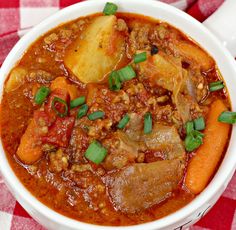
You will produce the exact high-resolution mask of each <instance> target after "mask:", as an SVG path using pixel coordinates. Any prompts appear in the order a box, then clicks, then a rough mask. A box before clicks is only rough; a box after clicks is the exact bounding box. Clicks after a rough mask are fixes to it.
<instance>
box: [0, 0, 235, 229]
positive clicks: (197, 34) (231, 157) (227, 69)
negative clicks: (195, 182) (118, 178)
mask: <svg viewBox="0 0 236 230" xmlns="http://www.w3.org/2000/svg"><path fill="white" fill-rule="evenodd" d="M112 2H114V3H116V4H117V5H118V6H119V11H121V12H131V13H138V14H143V15H147V16H151V17H153V18H157V19H160V20H163V21H166V22H168V23H170V24H171V25H173V26H175V27H177V28H179V29H180V30H181V31H183V32H184V33H186V34H188V35H189V36H190V37H192V38H193V39H194V40H195V41H197V42H198V43H199V44H200V45H201V46H202V47H203V48H204V49H205V50H207V51H208V52H209V54H210V55H211V56H212V57H213V58H214V59H215V61H216V63H217V65H218V67H219V69H220V71H221V73H222V75H223V77H224V79H225V82H226V85H227V87H228V91H229V94H230V96H231V102H232V109H233V110H236V93H235V87H236V65H235V62H234V59H233V58H232V56H231V55H230V53H229V52H228V51H227V50H226V49H225V48H224V47H223V46H222V44H221V43H220V41H219V40H218V39H217V38H216V37H215V36H214V35H213V34H212V33H211V32H210V31H209V30H208V29H206V28H205V27H204V26H203V25H202V24H201V23H199V22H198V21H196V20H195V19H193V18H192V17H191V16H189V15H187V14H186V13H184V12H182V11H180V10H178V9H176V8H174V7H171V6H169V5H167V4H163V3H160V2H156V1H155V2H154V1H146V0H145V1H137V0H112ZM105 3H106V0H99V1H88V2H82V3H78V4H75V5H72V6H70V7H67V8H65V9H63V10H61V11H59V12H58V13H56V14H54V15H53V16H51V17H49V18H48V19H46V20H45V21H43V22H42V23H40V24H39V25H37V26H36V27H35V28H33V29H32V30H31V31H30V32H29V33H27V34H26V35H25V36H24V37H23V38H22V39H21V40H20V41H19V42H18V43H17V44H16V45H15V47H14V48H13V49H12V50H11V52H10V53H9V55H8V56H7V58H6V60H5V62H4V63H3V65H2V68H1V70H0V90H1V91H0V93H1V95H2V92H3V84H4V80H5V79H6V77H7V75H8V74H9V72H10V70H11V69H12V68H13V67H14V65H15V64H16V63H17V61H18V60H19V59H20V58H21V57H22V55H23V54H24V52H25V50H26V49H27V48H28V47H29V45H30V44H32V43H33V42H34V41H35V40H36V39H37V38H38V37H39V36H41V35H42V34H44V33H46V32H47V31H48V30H50V29H52V28H54V27H56V26H57V25H59V24H60V23H64V22H68V21H70V20H73V19H76V18H78V17H81V16H86V15H89V14H92V13H95V12H101V11H102V9H103V7H104V5H105ZM233 140H236V127H235V126H234V127H233V130H232V136H231V141H230V143H229V147H228V150H227V152H226V155H225V157H224V160H223V162H222V164H221V165H220V167H219V169H218V171H217V173H216V174H215V176H214V178H213V179H212V181H211V182H210V183H209V185H208V186H207V188H206V189H205V190H204V191H203V192H202V193H201V194H200V195H198V196H197V197H196V198H195V199H194V200H193V201H192V202H191V203H189V204H188V205H186V206H185V207H183V208H182V209H180V210H178V211H176V212H175V213H173V214H171V215H168V216H166V217H164V218H161V219H159V220H156V221H152V222H149V223H145V224H140V225H134V226H128V227H123V226H122V227H104V226H98V225H92V224H86V223H83V222H79V221H76V220H73V219H70V218H68V217H65V216H63V215H60V214H59V213H57V212H55V211H53V210H52V209H50V208H48V207H47V206H45V205H44V204H42V203H41V202H39V201H38V200H37V199H36V198H35V197H34V196H33V195H32V194H31V193H30V192H28V190H27V189H26V188H25V187H24V186H23V185H22V184H21V182H20V181H19V179H18V178H17V177H16V175H15V174H14V172H13V170H12V169H11V167H10V165H9V163H8V160H7V158H6V155H5V153H4V150H3V147H2V144H1V145H0V169H1V173H2V175H3V177H4V179H5V182H6V184H7V185H8V187H9V189H10V190H11V192H12V194H13V195H14V196H15V197H16V199H17V200H18V202H19V203H20V204H21V205H22V206H23V207H24V208H25V209H26V210H27V212H29V214H30V215H31V216H32V217H33V218H34V219H35V220H37V221H38V222H39V223H40V224H42V225H43V226H45V227H46V228H48V229H57V230H60V229H70V230H72V229H73V230H75V229H77V230H78V229H80V230H88V229H93V230H114V229H126V230H141V229H142V230H143V229H182V228H181V226H184V228H185V227H188V226H189V225H192V224H194V223H195V222H196V221H198V220H199V219H200V218H201V217H202V216H203V215H204V214H205V213H206V212H207V211H208V210H209V209H210V208H211V207H212V206H213V205H214V204H215V202H216V201H217V199H218V198H219V197H220V195H221V194H222V193H223V191H224V190H225V188H226V186H227V184H228V182H229V180H230V178H231V177H232V175H233V173H234V171H235V166H236V157H235V152H236V142H233ZM212 141H213V142H214V140H212ZM213 144H214V143H213Z"/></svg>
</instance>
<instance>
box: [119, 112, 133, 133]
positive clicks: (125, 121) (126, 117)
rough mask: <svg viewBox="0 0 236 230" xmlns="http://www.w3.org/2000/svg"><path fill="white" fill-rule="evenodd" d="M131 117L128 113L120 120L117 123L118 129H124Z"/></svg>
mask: <svg viewBox="0 0 236 230" xmlns="http://www.w3.org/2000/svg"><path fill="white" fill-rule="evenodd" d="M129 120H130V117H129V115H128V114H126V115H125V116H124V117H123V118H122V119H121V120H120V122H119V124H118V125H117V128H118V129H123V128H124V127H125V126H126V125H127V124H128V122H129Z"/></svg>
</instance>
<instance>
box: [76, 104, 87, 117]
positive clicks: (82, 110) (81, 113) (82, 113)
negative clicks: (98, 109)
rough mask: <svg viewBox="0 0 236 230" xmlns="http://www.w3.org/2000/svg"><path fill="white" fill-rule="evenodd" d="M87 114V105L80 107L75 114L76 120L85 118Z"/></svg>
mask: <svg viewBox="0 0 236 230" xmlns="http://www.w3.org/2000/svg"><path fill="white" fill-rule="evenodd" d="M87 112H88V105H86V104H84V105H82V106H81V107H80V108H79V110H78V113H77V118H81V117H83V116H85V115H86V114H87Z"/></svg>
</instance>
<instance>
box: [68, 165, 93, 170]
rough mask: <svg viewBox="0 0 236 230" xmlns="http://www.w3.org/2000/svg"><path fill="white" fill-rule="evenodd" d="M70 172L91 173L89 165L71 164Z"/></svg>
mask: <svg viewBox="0 0 236 230" xmlns="http://www.w3.org/2000/svg"><path fill="white" fill-rule="evenodd" d="M71 170H72V171H73V172H84V171H93V169H92V167H91V165H90V164H81V165H79V164H73V165H72V166H71Z"/></svg>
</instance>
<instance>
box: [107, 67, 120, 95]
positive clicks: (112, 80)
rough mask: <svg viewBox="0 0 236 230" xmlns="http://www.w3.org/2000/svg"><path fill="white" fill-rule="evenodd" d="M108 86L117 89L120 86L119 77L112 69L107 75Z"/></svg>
mask: <svg viewBox="0 0 236 230" xmlns="http://www.w3.org/2000/svg"><path fill="white" fill-rule="evenodd" d="M109 88H110V90H119V89H120V88H121V82H120V77H119V74H118V73H117V72H116V71H112V72H111V74H110V75H109Z"/></svg>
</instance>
